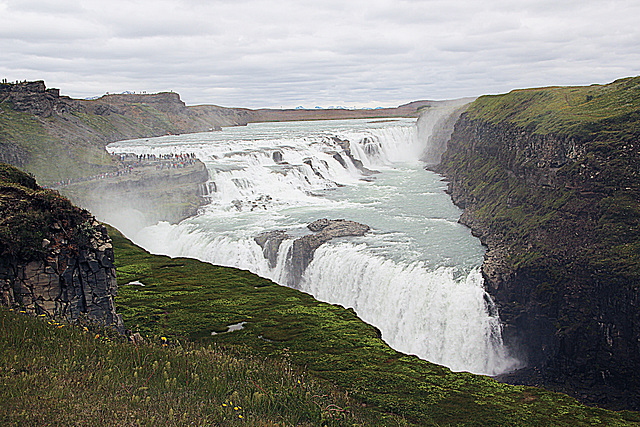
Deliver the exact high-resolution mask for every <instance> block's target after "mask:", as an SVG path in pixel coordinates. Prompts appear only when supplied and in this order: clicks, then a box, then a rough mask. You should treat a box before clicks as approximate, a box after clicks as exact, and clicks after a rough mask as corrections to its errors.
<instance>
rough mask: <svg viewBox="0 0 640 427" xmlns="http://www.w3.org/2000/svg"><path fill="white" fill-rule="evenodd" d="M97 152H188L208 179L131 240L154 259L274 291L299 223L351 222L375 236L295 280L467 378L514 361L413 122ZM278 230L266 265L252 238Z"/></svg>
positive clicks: (469, 244)
mask: <svg viewBox="0 0 640 427" xmlns="http://www.w3.org/2000/svg"><path fill="white" fill-rule="evenodd" d="M438 111H439V112H438V114H445V113H446V112H444V113H443V112H442V111H440V110H438ZM436 122H437V121H436ZM108 148H109V149H110V150H111V151H112V152H120V153H124V152H133V153H136V154H146V153H152V154H156V155H158V154H166V153H180V152H181V153H185V152H188V153H195V154H196V155H197V157H198V158H200V159H201V160H202V161H204V162H205V164H206V165H207V167H208V169H209V171H210V175H211V181H212V182H213V183H215V186H212V188H215V190H216V191H215V192H213V193H212V194H211V195H210V199H211V203H210V204H209V205H208V206H207V207H206V209H205V210H204V212H203V213H201V214H200V215H198V216H197V217H194V218H190V219H188V220H186V221H183V222H182V223H180V224H178V225H169V224H167V223H160V224H158V225H156V226H153V227H147V228H146V229H143V230H141V231H140V232H138V233H137V235H135V236H130V237H132V238H133V240H134V241H136V242H137V243H139V244H141V245H142V246H143V247H145V248H146V249H148V250H150V251H151V252H155V253H163V254H168V255H170V256H189V257H194V258H198V259H201V260H204V261H208V262H212V263H215V264H220V265H227V266H234V267H239V268H244V269H248V270H250V271H253V272H255V273H257V274H259V275H261V276H264V277H268V278H270V279H272V280H274V281H276V282H278V283H282V284H285V283H288V282H289V280H288V275H289V271H288V270H287V262H286V259H287V256H288V255H289V250H290V248H291V246H292V243H293V239H295V238H296V237H299V236H301V235H303V234H307V233H309V232H310V231H309V230H307V229H306V224H308V223H310V222H312V221H314V220H316V219H319V218H334V219H336V218H345V219H350V220H354V221H357V222H361V223H363V224H367V225H369V226H370V227H371V228H372V232H370V233H368V234H367V235H366V236H364V237H359V238H343V239H340V240H339V241H336V242H329V243H326V244H325V245H323V246H321V247H320V248H319V249H318V250H317V251H316V252H315V255H314V258H313V261H312V262H311V264H310V265H309V266H308V268H307V269H306V271H305V272H304V274H303V277H302V279H301V280H300V282H299V283H297V284H296V286H297V287H299V288H301V289H303V290H305V291H308V292H310V293H311V294H313V295H314V296H315V297H316V298H318V299H320V300H324V301H328V302H332V303H338V304H341V305H344V306H347V307H353V308H354V309H355V310H356V312H357V313H358V314H359V316H361V317H362V318H363V319H364V320H365V321H368V322H370V323H372V324H374V325H376V326H377V327H378V328H380V330H381V331H382V333H383V338H384V339H385V340H386V341H387V342H388V343H389V344H390V345H391V346H393V347H394V348H396V349H398V350H401V351H403V352H407V353H413V354H417V355H418V356H420V357H422V358H425V359H427V360H430V361H433V362H436V363H440V364H443V365H446V366H449V367H450V368H452V369H455V370H468V371H471V372H476V373H485V374H497V373H500V372H504V371H507V370H509V369H511V368H513V367H514V366H515V364H516V361H515V360H513V359H511V358H510V357H509V356H508V355H507V354H506V352H505V350H504V348H503V346H502V341H501V331H500V323H499V318H498V317H497V315H496V313H495V310H494V309H493V308H492V307H491V301H490V298H488V296H487V295H486V293H485V292H484V289H483V284H482V277H481V275H480V274H479V272H478V267H479V265H480V264H481V262H482V254H483V248H482V247H481V245H480V244H479V242H478V241H477V240H476V239H474V238H473V237H472V236H471V235H470V232H469V230H468V229H466V228H464V227H463V226H461V225H460V224H458V223H457V218H458V216H459V215H460V211H459V210H458V209H457V208H456V207H455V206H453V204H452V203H451V201H450V199H449V197H448V196H447V195H446V194H445V193H444V192H443V189H444V184H443V183H442V182H441V178H440V177H439V176H438V175H436V174H433V173H431V172H428V171H425V170H424V169H423V168H422V164H421V163H420V162H419V160H418V159H419V158H420V156H421V153H423V152H424V149H425V147H424V141H422V140H421V139H420V138H418V137H417V131H416V126H415V123H414V122H413V121H409V120H399V121H394V122H384V123H383V122H367V121H363V120H357V121H339V122H314V123H287V124H261V125H250V126H249V127H246V128H233V129H228V130H225V131H223V132H216V133H206V134H196V135H182V136H172V137H162V138H156V139H150V140H134V141H123V142H119V143H115V144H111V145H110V146H109V147H108ZM359 162H360V163H359ZM372 170H377V171H379V172H380V173H378V174H375V175H372V172H371V171H372ZM115 225H116V226H117V225H118V224H115ZM276 229H278V230H285V231H286V232H287V233H288V234H289V235H290V236H291V239H289V240H285V241H284V242H283V243H282V244H281V245H280V247H279V250H278V255H277V258H276V262H275V266H274V265H270V264H269V261H268V260H267V259H266V258H265V256H264V254H263V251H262V248H261V247H260V246H258V244H257V243H256V241H254V237H255V236H257V235H258V234H260V233H262V232H264V231H271V230H276Z"/></svg>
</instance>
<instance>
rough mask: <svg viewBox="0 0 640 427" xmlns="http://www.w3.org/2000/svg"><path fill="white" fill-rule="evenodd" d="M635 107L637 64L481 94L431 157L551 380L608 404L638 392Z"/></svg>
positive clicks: (639, 242)
mask: <svg viewBox="0 0 640 427" xmlns="http://www.w3.org/2000/svg"><path fill="white" fill-rule="evenodd" d="M639 118H640V77H634V78H627V79H621V80H617V81H615V82H613V83H611V84H608V85H593V86H588V87H551V88H540V89H527V90H517V91H513V92H510V93H508V94H504V95H495V96H483V97H480V98H478V100H476V101H475V102H474V103H473V104H472V105H471V106H470V107H469V109H468V110H467V113H466V114H465V115H463V116H462V118H461V120H460V121H459V122H458V123H457V124H456V130H455V132H454V134H453V135H452V139H451V141H450V143H449V147H448V150H447V152H446V153H445V154H444V155H443V161H442V163H441V164H440V165H439V166H438V167H437V170H438V171H439V172H442V173H443V174H444V175H446V176H447V177H448V178H449V179H450V189H451V192H452V196H453V197H454V201H456V202H457V203H459V204H461V205H463V206H464V207H465V212H464V214H463V216H462V218H461V220H462V221H463V222H464V223H465V224H467V225H469V226H470V227H471V228H472V229H473V230H474V232H475V233H476V234H477V235H479V236H480V237H481V238H482V239H483V241H484V242H485V243H487V244H488V246H489V249H490V250H489V252H488V255H489V256H490V257H492V258H490V259H489V261H490V265H489V268H487V269H485V272H488V274H489V276H488V277H489V279H490V281H492V280H493V282H492V283H491V288H492V289H493V291H494V298H496V299H497V300H498V303H499V305H500V313H501V318H502V319H503V320H506V321H507V322H508V323H509V324H510V325H517V327H519V328H521V329H519V332H521V331H522V330H523V329H525V330H526V331H525V332H521V333H523V334H529V335H526V337H527V338H523V341H524V342H525V344H524V345H529V343H532V342H536V343H538V344H532V347H530V348H529V347H528V350H529V352H530V354H535V356H533V357H534V359H535V360H536V363H540V364H541V365H540V366H542V369H543V371H544V375H545V376H546V378H547V379H549V382H548V383H549V384H552V385H554V386H559V387H560V388H562V387H565V386H567V390H569V391H572V392H574V393H576V394H579V395H581V396H587V398H588V399H591V397H592V396H595V395H600V397H597V398H593V400H590V401H591V402H593V403H598V404H607V405H610V406H611V407H638V405H640V401H638V396H637V390H638V388H639V387H640V377H639V376H638V374H637V366H638V365H637V364H638V361H639V359H638V356H637V339H638V333H637V322H638V316H637V310H636V307H635V304H636V303H635V302H634V301H635V298H637V289H638V287H639V286H640V142H638V141H639V136H640V121H639V120H640V119H639ZM485 267H487V265H485ZM523 319H525V320H523ZM532 319H533V320H532ZM541 319H542V320H541ZM538 321H540V322H542V321H544V322H547V324H548V325H549V326H548V330H549V331H552V332H549V334H548V335H547V336H544V335H545V333H541V329H542V328H541V327H539V324H536V323H535V322H538ZM528 322H529V323H528ZM523 325H525V326H523ZM532 325H533V326H532ZM535 325H537V326H535ZM603 325H606V326H603ZM527 328H529V329H527ZM512 330H513V328H512ZM609 330H615V331H616V333H615V336H609V335H607V334H608V332H607V331H609ZM541 336H544V339H547V340H548V341H547V342H546V343H545V344H540V341H539V339H540V337H541ZM528 338H531V339H528ZM534 347H535V348H534ZM554 383H555V384H554ZM615 399H619V400H615Z"/></svg>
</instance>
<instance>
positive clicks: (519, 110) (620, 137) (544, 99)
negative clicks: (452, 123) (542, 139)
mask: <svg viewBox="0 0 640 427" xmlns="http://www.w3.org/2000/svg"><path fill="white" fill-rule="evenodd" d="M467 115H468V117H469V118H471V119H480V120H483V121H486V122H490V123H504V122H506V123H509V124H511V125H514V126H516V127H518V128H524V129H527V130H528V131H531V132H533V133H537V134H555V135H560V136H571V137H574V138H578V139H580V140H587V139H590V140H602V141H608V140H616V141H630V140H632V139H634V138H635V139H637V138H638V135H640V77H629V78H624V79H619V80H616V81H615V82H613V83H610V84H607V85H592V86H572V87H547V88H537V89H522V90H514V91H512V92H510V93H508V94H504V95H485V96H481V97H480V98H478V99H477V100H476V101H475V102H474V103H473V104H472V105H471V106H470V108H469V109H468V110H467Z"/></svg>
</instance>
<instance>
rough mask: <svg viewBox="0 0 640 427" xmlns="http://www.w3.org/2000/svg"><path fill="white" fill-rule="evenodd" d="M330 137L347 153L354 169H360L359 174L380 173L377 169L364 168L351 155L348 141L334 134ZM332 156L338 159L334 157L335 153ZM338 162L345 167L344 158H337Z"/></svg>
mask: <svg viewBox="0 0 640 427" xmlns="http://www.w3.org/2000/svg"><path fill="white" fill-rule="evenodd" d="M331 139H332V140H333V142H335V143H336V144H338V145H339V146H340V147H341V148H342V150H343V151H344V153H345V154H346V155H347V157H349V160H351V163H353V165H354V166H355V167H356V169H358V170H359V171H360V173H361V174H363V175H365V176H368V175H374V174H377V173H380V172H378V171H375V170H372V169H368V168H366V167H365V166H364V164H363V163H362V162H361V161H360V160H358V159H356V158H355V157H354V156H353V154H352V153H351V146H350V145H349V141H347V140H344V139H340V138H338V137H335V136H334V137H332V138H331ZM338 157H339V158H340V159H342V157H341V156H340V155H339V154H338ZM333 158H334V159H336V160H338V158H336V155H334V156H333ZM338 162H340V164H341V165H342V166H344V167H345V168H346V163H345V162H344V159H342V161H340V160H338Z"/></svg>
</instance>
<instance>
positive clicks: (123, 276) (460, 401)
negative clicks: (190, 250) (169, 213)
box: [110, 229, 636, 426]
mask: <svg viewBox="0 0 640 427" xmlns="http://www.w3.org/2000/svg"><path fill="white" fill-rule="evenodd" d="M110 235H111V237H112V239H113V243H114V248H115V251H116V267H117V270H118V277H119V281H120V283H121V286H120V288H119V294H118V298H117V301H116V302H117V305H118V312H119V313H120V314H122V315H123V318H124V320H125V324H126V325H128V327H129V328H131V329H132V330H133V331H134V332H139V333H141V334H142V335H148V336H160V335H164V336H167V337H169V339H170V340H177V339H182V338H183V337H184V338H188V339H189V340H190V341H192V342H195V343H198V344H200V345H202V346H208V345H214V344H215V345H225V346H233V347H235V348H244V349H245V350H244V351H249V352H250V353H252V354H253V353H255V354H259V355H262V356H267V357H271V358H282V357H284V358H286V359H288V360H290V361H291V362H292V363H293V364H295V365H298V366H300V367H305V368H306V369H307V370H308V372H309V373H310V374H312V375H315V376H318V377H319V378H321V379H323V381H329V382H330V383H332V384H335V385H336V386H337V387H338V388H339V389H341V390H343V391H345V392H347V393H348V395H349V396H352V397H354V398H356V399H358V400H360V401H362V402H364V403H365V404H366V405H367V407H368V408H371V409H375V410H376V411H378V412H379V413H380V414H384V413H393V414H396V415H398V416H401V417H403V418H404V419H406V420H407V421H408V422H409V423H410V424H414V425H479V426H480V425H482V426H489V425H500V426H510V425H512V426H516V425H517V426H523V425H525V426H526V425H557V426H561V425H567V426H569V425H571V426H575V425H632V424H633V423H634V422H635V421H636V418H635V417H636V414H633V413H614V412H609V411H604V410H601V409H595V408H588V407H585V406H582V405H580V404H579V403H577V402H576V401H575V400H574V399H572V398H569V397H567V396H565V395H561V394H555V393H550V392H546V391H544V390H540V389H536V388H530V387H520V386H509V385H505V384H501V383H498V382H496V381H494V380H493V379H490V378H488V377H484V376H479V375H472V374H469V373H454V372H451V371H450V370H449V369H447V368H444V367H441V366H438V365H434V364H431V363H429V362H426V361H423V360H420V359H418V358H417V357H415V356H407V355H405V354H402V353H399V352H397V351H395V350H393V349H391V348H390V347H389V346H388V345H387V344H386V343H384V341H382V340H381V339H380V338H379V337H378V331H377V330H376V329H375V328H374V327H372V326H370V325H367V324H366V323H364V322H362V321H361V320H360V319H358V317H357V316H356V315H355V313H354V312H353V311H352V310H347V309H344V308H342V307H340V306H336V305H331V304H327V303H322V302H318V301H316V300H315V299H313V298H312V297H311V296H310V295H307V294H304V293H301V292H299V291H296V290H294V289H290V288H286V287H282V286H279V285H277V284H275V283H273V282H271V281H269V280H267V279H263V278H260V277H258V276H255V275H253V274H252V273H249V272H247V271H242V270H237V269H233V268H227V267H219V266H212V265H210V264H207V263H202V262H199V261H196V260H192V259H184V258H175V259H170V258H168V257H164V256H154V255H150V254H148V253H147V252H145V251H143V250H142V249H140V248H138V247H136V246H135V245H133V244H132V243H131V242H130V241H128V240H127V239H125V238H124V237H123V236H122V235H120V234H119V233H118V232H117V231H116V230H112V229H111V230H110ZM131 282H133V283H131ZM127 283H129V284H127ZM243 322H244V323H243ZM238 324H242V328H241V329H240V330H236V331H233V332H225V331H227V328H228V327H229V326H230V325H238ZM212 333H213V334H212ZM394 423H395V421H394V419H393V418H391V419H389V420H387V421H385V422H384V424H386V425H394Z"/></svg>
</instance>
